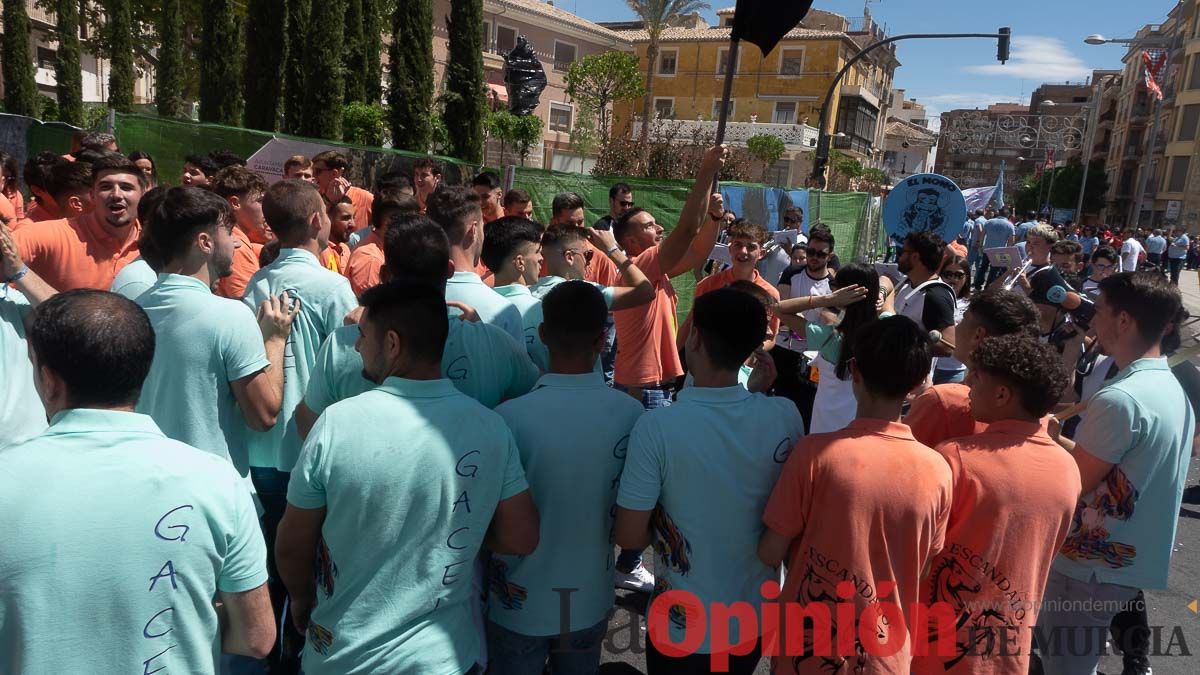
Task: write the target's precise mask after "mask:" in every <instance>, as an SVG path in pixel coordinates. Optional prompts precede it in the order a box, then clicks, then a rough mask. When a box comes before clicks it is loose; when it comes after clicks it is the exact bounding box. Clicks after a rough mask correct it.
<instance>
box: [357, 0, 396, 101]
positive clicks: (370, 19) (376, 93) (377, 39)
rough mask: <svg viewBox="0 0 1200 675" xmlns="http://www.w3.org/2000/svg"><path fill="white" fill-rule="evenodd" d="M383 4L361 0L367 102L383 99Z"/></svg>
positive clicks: (375, 0) (376, 1)
mask: <svg viewBox="0 0 1200 675" xmlns="http://www.w3.org/2000/svg"><path fill="white" fill-rule="evenodd" d="M383 5H384V3H383V2H381V1H380V0H362V6H363V53H364V54H365V55H366V71H365V73H364V75H365V78H366V82H365V83H364V88H365V89H366V92H367V93H366V101H367V102H368V103H379V102H380V101H382V100H383V25H384V18H385V15H384V13H383V12H384V7H383ZM387 16H390V14H389V15H387Z"/></svg>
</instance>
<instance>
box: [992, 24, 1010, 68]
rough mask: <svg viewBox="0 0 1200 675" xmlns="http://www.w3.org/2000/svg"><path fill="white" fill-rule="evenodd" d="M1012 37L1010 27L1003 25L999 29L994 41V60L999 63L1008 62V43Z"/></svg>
mask: <svg viewBox="0 0 1200 675" xmlns="http://www.w3.org/2000/svg"><path fill="white" fill-rule="evenodd" d="M1011 39H1012V29H1011V28H1009V27H1008V26H1005V27H1003V28H1001V29H1000V38H999V40H998V41H997V42H996V60H997V61H999V62H1000V63H1007V62H1008V43H1009V41H1010V40H1011Z"/></svg>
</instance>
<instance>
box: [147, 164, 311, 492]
mask: <svg viewBox="0 0 1200 675" xmlns="http://www.w3.org/2000/svg"><path fill="white" fill-rule="evenodd" d="M151 223H152V224H149V225H148V226H147V227H146V230H145V233H144V234H143V236H142V241H143V243H144V244H146V245H147V246H148V249H147V250H151V251H154V252H155V255H156V256H161V257H162V258H163V259H165V260H166V262H165V264H163V265H162V267H161V269H162V274H161V276H160V277H159V279H158V281H157V282H156V283H155V284H154V285H153V286H151V287H150V288H149V289H148V290H147V291H145V292H144V293H142V294H141V295H139V296H138V299H137V300H136V302H137V304H138V305H139V306H141V308H142V309H143V310H145V312H146V315H147V316H149V317H150V325H152V326H153V327H154V335H155V350H154V362H153V363H151V364H150V374H149V375H148V376H147V378H146V384H145V385H144V386H143V387H142V396H141V398H140V399H139V400H138V412H140V413H143V414H146V415H149V416H150V417H151V418H153V419H154V422H155V424H157V425H158V427H159V428H160V429H162V431H163V433H165V434H166V435H167V436H168V437H169V438H173V439H175V440H177V441H181V442H183V443H187V444H188V445H191V446H193V447H197V448H200V449H201V450H207V451H208V452H211V453H213V454H215V455H217V456H218V457H224V458H226V459H229V460H231V461H232V462H233V465H234V466H235V467H236V468H237V470H238V473H240V474H242V475H247V474H248V473H249V470H250V465H249V458H248V456H247V451H246V427H247V426H249V428H250V429H253V430H255V431H267V430H268V429H270V428H271V426H272V425H274V424H275V419H276V416H277V415H278V414H279V407H280V401H281V399H282V397H283V350H284V343H285V342H286V340H287V338H288V332H289V331H290V329H291V324H292V320H293V319H294V318H295V316H296V309H295V308H292V309H290V310H289V309H288V307H287V304H286V298H283V299H281V298H278V297H271V298H268V299H266V300H264V301H263V303H262V304H261V305H260V306H259V308H258V320H255V316H254V313H253V312H251V311H250V310H249V309H247V308H246V306H245V305H244V304H242V303H241V302H238V301H237V300H229V299H227V298H222V297H219V296H216V295H213V293H212V291H211V289H212V288H213V286H214V285H215V284H216V283H217V280H218V279H221V278H222V277H224V276H226V275H228V274H229V270H230V265H231V262H232V260H233V256H234V252H235V250H236V249H237V246H238V242H237V239H235V238H234V236H233V227H234V219H233V212H232V210H231V209H230V207H229V203H228V202H226V201H225V200H224V199H221V198H220V197H218V196H217V195H215V194H214V193H212V192H209V191H208V190H204V189H201V188H195V187H176V188H171V189H170V190H168V191H167V193H166V194H165V195H164V197H163V198H162V199H161V200H160V203H159V206H158V207H157V209H156V213H155V215H154V217H153V218H152V220H151Z"/></svg>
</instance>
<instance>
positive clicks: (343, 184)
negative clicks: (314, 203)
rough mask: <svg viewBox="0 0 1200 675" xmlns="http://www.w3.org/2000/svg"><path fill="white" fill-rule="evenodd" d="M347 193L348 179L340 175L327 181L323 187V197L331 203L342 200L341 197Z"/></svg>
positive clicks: (348, 187) (348, 190) (348, 189)
mask: <svg viewBox="0 0 1200 675" xmlns="http://www.w3.org/2000/svg"><path fill="white" fill-rule="evenodd" d="M348 194H350V181H348V180H346V179H345V178H344V177H342V176H338V177H337V178H334V179H333V180H331V181H329V185H327V186H326V187H325V199H327V200H328V201H329V202H330V203H333V204H336V203H337V202H340V201H342V197H345V196H346V195H348Z"/></svg>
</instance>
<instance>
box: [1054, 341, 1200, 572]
mask: <svg viewBox="0 0 1200 675" xmlns="http://www.w3.org/2000/svg"><path fill="white" fill-rule="evenodd" d="M1087 412H1088V414H1087V417H1086V418H1085V419H1084V420H1083V422H1082V423H1080V425H1079V429H1078V430H1077V431H1076V432H1075V442H1076V444H1078V445H1079V446H1080V447H1082V448H1083V449H1084V450H1086V451H1087V452H1088V453H1089V454H1091V455H1092V456H1093V457H1096V458H1097V459H1100V460H1103V461H1105V462H1108V463H1110V464H1113V465H1114V466H1113V468H1112V471H1110V472H1109V474H1108V476H1106V477H1105V478H1104V480H1102V481H1100V484H1099V485H1097V486H1096V487H1095V488H1094V489H1093V490H1092V491H1091V492H1089V493H1088V494H1086V495H1084V496H1083V497H1082V498H1081V499H1080V500H1079V504H1078V505H1077V506H1076V507H1075V520H1074V522H1073V524H1072V526H1071V531H1070V533H1068V535H1067V540H1066V542H1064V543H1063V547H1062V549H1061V552H1060V553H1059V555H1058V557H1057V558H1055V560H1054V569H1055V570H1057V571H1059V572H1061V573H1063V574H1065V575H1067V576H1069V577H1072V578H1074V579H1078V580H1080V581H1090V580H1091V578H1092V576H1093V575H1094V576H1095V577H1096V579H1097V580H1099V581H1101V582H1103V583H1109V584H1121V585H1122V586H1132V587H1134V588H1166V587H1167V570H1168V568H1169V567H1170V562H1171V549H1172V547H1173V546H1174V543H1175V530H1176V526H1177V525H1178V523H1179V505H1180V503H1181V501H1182V499H1183V486H1184V481H1185V479H1186V478H1187V469H1188V461H1189V460H1190V459H1191V449H1192V437H1193V435H1194V434H1195V425H1196V420H1195V416H1194V414H1193V413H1192V406H1191V405H1190V404H1189V403H1188V400H1187V396H1186V395H1185V394H1184V392H1183V388H1182V387H1180V386H1179V381H1178V380H1176V379H1175V376H1174V375H1172V374H1171V371H1170V370H1169V369H1168V368H1167V359H1166V358H1147V359H1138V360H1137V361H1134V362H1133V363H1131V364H1130V365H1129V366H1128V367H1127V368H1125V369H1123V370H1122V371H1121V372H1119V373H1118V374H1117V376H1116V378H1115V379H1113V380H1111V381H1110V382H1109V383H1108V384H1107V385H1105V387H1104V388H1103V389H1101V390H1100V391H1099V392H1097V393H1096V395H1095V396H1093V397H1092V398H1091V400H1090V402H1089V403H1088V410H1087Z"/></svg>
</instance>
